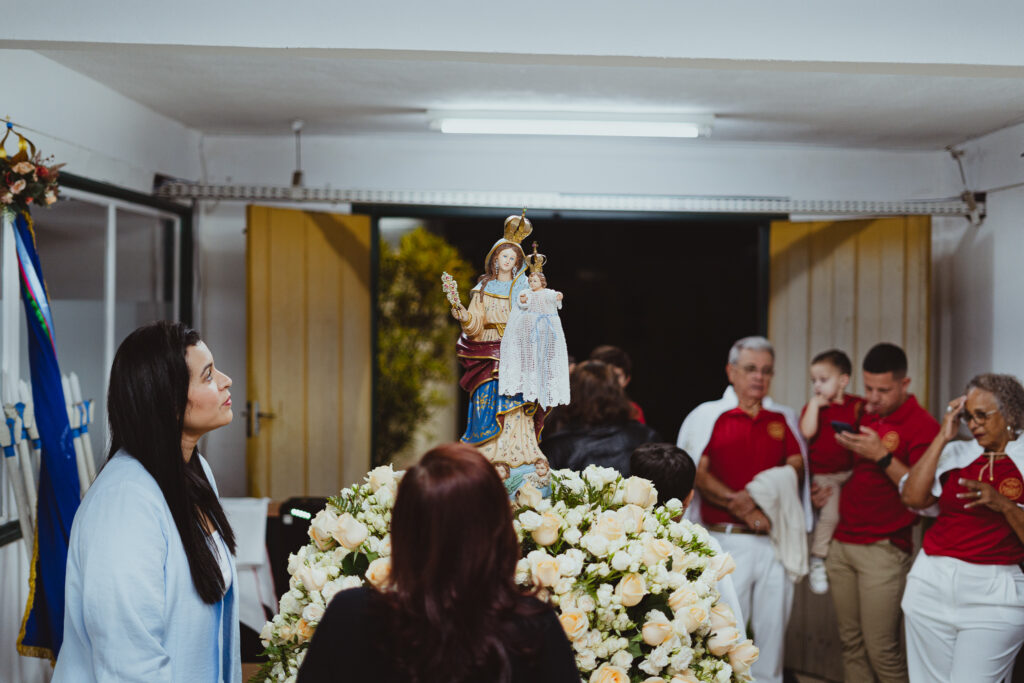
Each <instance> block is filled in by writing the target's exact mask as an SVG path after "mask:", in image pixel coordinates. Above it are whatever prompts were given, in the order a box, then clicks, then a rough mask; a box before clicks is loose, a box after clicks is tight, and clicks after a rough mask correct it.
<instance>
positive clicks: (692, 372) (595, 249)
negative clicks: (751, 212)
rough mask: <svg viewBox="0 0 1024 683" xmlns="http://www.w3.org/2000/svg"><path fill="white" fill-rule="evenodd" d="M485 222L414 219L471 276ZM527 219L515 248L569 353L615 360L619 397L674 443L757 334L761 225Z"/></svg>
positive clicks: (761, 308) (489, 238)
mask: <svg viewBox="0 0 1024 683" xmlns="http://www.w3.org/2000/svg"><path fill="white" fill-rule="evenodd" d="M488 214H490V215H471V216H465V215H458V216H456V215H446V216H439V215H437V214H433V215H431V216H429V217H428V216H424V218H425V224H426V225H427V226H428V227H429V229H431V230H433V231H435V232H437V233H438V234H440V235H443V236H444V237H445V238H446V239H448V240H449V241H450V242H451V243H453V244H454V245H456V246H457V247H458V248H459V249H460V250H461V251H462V253H463V256H464V257H465V258H467V259H468V260H470V262H471V263H472V264H473V266H474V267H476V268H477V269H478V270H480V269H482V268H483V263H482V262H483V259H484V256H485V255H486V254H487V252H488V250H489V249H490V248H491V246H492V245H493V244H494V242H495V241H496V240H497V239H498V238H500V237H501V231H502V221H503V219H504V214H502V215H500V216H499V215H494V214H492V213H491V212H488ZM392 215H396V214H392ZM398 215H406V216H408V215H415V214H412V213H411V212H402V213H401V214H398ZM421 215H422V214H421ZM528 216H529V217H530V219H531V221H532V222H533V226H534V232H533V234H532V235H530V237H528V238H527V239H526V240H524V248H525V249H526V250H527V251H530V250H531V247H530V244H531V243H532V242H533V241H534V240H536V241H537V242H538V245H539V249H540V251H541V253H543V254H546V255H547V256H548V259H549V261H548V265H547V266H545V268H544V272H545V273H546V274H547V276H548V285H549V287H551V288H552V289H556V290H559V291H561V292H563V293H564V294H565V304H564V308H563V309H562V312H561V318H562V325H563V328H564V329H565V335H566V340H567V343H568V347H569V353H570V354H571V355H573V356H575V357H576V358H577V359H578V360H582V359H586V358H587V356H589V354H590V352H591V350H592V349H593V348H594V347H596V346H598V345H600V344H613V345H615V346H619V347H621V348H623V349H625V350H626V351H627V352H628V353H629V354H630V356H632V359H633V380H632V383H631V384H630V385H629V387H628V389H627V392H628V393H629V395H630V397H631V398H632V399H633V400H634V401H636V402H637V403H639V404H640V406H641V407H642V408H643V410H644V413H645V414H646V417H647V422H648V424H650V425H651V426H652V427H654V428H655V429H656V430H657V431H658V432H659V433H660V434H661V436H662V438H663V439H665V440H666V441H671V442H675V439H676V434H677V432H678V430H679V426H680V425H681V424H682V421H683V418H684V417H685V416H686V414H687V413H688V412H689V411H690V410H692V409H693V408H694V407H695V406H696V405H698V404H699V403H701V402H703V401H707V400H711V399H715V398H718V397H719V396H721V394H722V391H723V390H724V388H725V386H726V380H725V370H724V367H725V362H726V355H727V353H728V350H729V347H730V345H731V344H732V342H734V341H735V340H736V339H738V338H740V337H743V336H746V335H750V334H763V333H764V332H765V329H766V327H767V324H766V321H767V267H768V266H767V230H768V220H769V219H768V218H765V217H761V216H754V217H750V216H737V217H733V216H728V217H717V216H705V217H700V216H673V217H661V216H659V217H653V218H651V217H646V216H630V217H623V216H618V215H615V214H608V216H607V217H605V216H599V217H597V216H593V215H588V216H573V215H571V214H562V215H559V214H552V213H551V212H547V213H542V212H530V213H529V214H528ZM470 286H471V285H470V284H469V283H464V284H463V287H464V290H468V288H469V287H470Z"/></svg>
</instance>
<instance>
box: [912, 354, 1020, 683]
mask: <svg viewBox="0 0 1024 683" xmlns="http://www.w3.org/2000/svg"><path fill="white" fill-rule="evenodd" d="M960 421H963V422H965V423H966V425H967V428H968V430H970V432H971V435H972V436H973V437H974V440H973V441H954V439H955V437H956V436H957V433H958V431H959V424H960ZM1022 431H1024V387H1022V386H1021V383H1020V382H1019V381H1018V380H1017V379H1016V378H1014V377H1012V376H1010V375H995V374H985V375H978V376H977V377H975V378H974V379H972V380H971V381H970V382H969V383H968V385H967V391H966V393H965V394H964V395H963V396H960V397H959V398H956V399H954V400H953V401H951V402H950V403H949V405H948V406H947V408H946V415H945V419H944V420H943V423H942V429H941V430H940V432H939V434H938V435H937V436H936V437H935V440H934V441H932V444H931V446H929V447H928V450H927V451H926V452H925V453H924V455H923V456H921V459H920V460H918V462H917V463H916V464H915V465H914V467H913V468H912V469H911V470H910V472H909V473H908V474H907V475H906V477H905V478H904V480H903V482H902V497H903V502H904V503H906V504H907V505H908V506H910V507H912V508H915V509H918V510H921V511H922V514H927V515H929V516H937V518H936V520H935V523H934V524H933V525H932V526H931V527H930V528H929V529H928V531H927V532H926V533H925V535H924V544H923V547H922V552H921V553H920V554H919V555H918V557H917V561H916V562H914V567H913V569H911V571H910V574H909V576H908V577H907V588H906V591H905V592H904V594H903V603H902V606H903V612H904V614H905V617H906V629H907V664H908V670H909V674H910V680H911V681H912V682H913V681H951V682H953V681H972V682H977V683H982V682H984V681H991V682H992V683H995V682H997V681H1002V680H1003V678H1004V677H1005V676H1006V675H1007V674H1008V672H1009V671H1010V669H1011V667H1012V665H1013V661H1014V659H1015V658H1016V656H1017V652H1018V650H1020V647H1021V643H1022V642H1024V573H1022V570H1021V563H1022V562H1024V508H1022V507H1021V504H1022V503H1024V477H1022V476H1021V472H1022V471H1024V443H1021V441H1022V440H1021V439H1018V438H1017V437H1018V436H1019V435H1020V434H1021V432H1022Z"/></svg>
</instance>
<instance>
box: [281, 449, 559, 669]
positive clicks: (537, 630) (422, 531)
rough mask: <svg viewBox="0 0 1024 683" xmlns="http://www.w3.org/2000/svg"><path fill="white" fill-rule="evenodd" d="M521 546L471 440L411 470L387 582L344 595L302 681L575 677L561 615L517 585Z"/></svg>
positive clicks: (398, 502)
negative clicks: (377, 586) (561, 624)
mask: <svg viewBox="0 0 1024 683" xmlns="http://www.w3.org/2000/svg"><path fill="white" fill-rule="evenodd" d="M518 560H519V543H518V541H517V539H516V534H515V530H514V529H513V527H512V510H511V507H510V505H509V501H508V496H507V495H506V493H505V489H504V487H503V485H502V483H501V479H500V478H499V477H498V474H497V472H496V471H495V469H494V467H493V466H492V465H490V464H489V463H488V462H487V460H485V459H484V458H483V456H481V455H480V453H479V452H478V451H477V450H476V449H475V448H473V447H472V446H468V445H466V444H445V445H442V446H438V447H437V448H434V449H433V450H431V451H429V452H428V453H427V454H426V455H424V456H423V458H422V459H421V460H420V461H419V463H417V464H416V465H415V466H414V467H412V468H411V469H409V470H408V472H406V474H405V476H404V477H403V478H402V482H401V484H399V487H398V495H397V497H396V499H395V507H394V511H393V512H392V516H391V574H390V577H389V579H388V580H387V582H386V583H385V584H384V585H383V587H382V589H381V590H379V591H378V590H376V589H374V588H371V587H369V586H367V587H363V588H355V589H352V590H347V591H342V592H341V593H338V594H337V595H336V596H335V597H334V599H333V600H332V601H331V604H330V605H329V606H328V608H327V612H326V614H325V615H324V617H323V619H322V620H321V621H320V624H319V626H318V627H317V630H316V633H315V634H314V635H313V640H312V642H311V643H310V646H309V650H308V651H307V653H306V657H305V660H304V661H303V664H302V668H301V669H300V671H299V677H298V680H299V682H300V683H323V682H325V681H402V682H403V683H405V682H409V683H469V682H470V681H473V682H476V681H480V682H483V681H487V682H488V683H499V682H500V683H519V682H523V683H526V682H527V681H528V682H530V683H563V682H564V683H569V682H572V683H577V682H578V681H579V673H578V672H577V670H576V664H575V661H574V658H573V654H572V649H571V648H570V646H569V641H568V640H567V639H566V637H565V633H564V631H563V630H562V627H561V626H560V624H559V622H558V619H557V617H556V616H555V613H554V611H552V610H551V608H549V607H548V606H546V605H545V604H544V603H542V602H541V601H539V600H537V599H536V598H534V597H530V596H528V595H525V594H524V593H523V592H522V591H521V590H520V589H519V588H518V587H517V586H516V584H515V579H514V576H515V567H516V562H517V561H518Z"/></svg>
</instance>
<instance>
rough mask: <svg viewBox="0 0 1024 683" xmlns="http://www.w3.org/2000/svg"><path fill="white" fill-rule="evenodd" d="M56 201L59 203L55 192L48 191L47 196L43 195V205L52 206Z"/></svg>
mask: <svg viewBox="0 0 1024 683" xmlns="http://www.w3.org/2000/svg"><path fill="white" fill-rule="evenodd" d="M55 201H57V195H56V193H54V191H53V190H47V191H46V194H44V195H43V204H46V205H47V206H49V205H50V204H53V203H54V202H55Z"/></svg>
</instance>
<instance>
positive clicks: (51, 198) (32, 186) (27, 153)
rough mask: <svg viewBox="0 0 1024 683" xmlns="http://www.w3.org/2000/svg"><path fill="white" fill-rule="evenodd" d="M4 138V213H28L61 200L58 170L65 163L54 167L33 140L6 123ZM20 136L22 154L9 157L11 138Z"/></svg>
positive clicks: (0, 153) (0, 158)
mask: <svg viewBox="0 0 1024 683" xmlns="http://www.w3.org/2000/svg"><path fill="white" fill-rule="evenodd" d="M6 127H7V130H6V131H5V132H4V136H3V138H0V210H10V211H17V212H19V213H20V212H27V211H28V210H29V209H30V208H31V207H32V205H42V206H49V205H51V204H53V203H54V202H56V201H57V194H58V192H59V186H58V184H57V177H58V175H59V173H58V171H59V170H60V169H61V168H62V167H63V166H64V164H55V165H50V164H49V163H48V162H49V161H50V159H44V158H43V156H42V154H40V153H39V151H38V150H36V146H35V145H34V144H32V141H31V140H29V139H28V138H26V137H25V136H24V135H22V134H21V133H19V132H18V131H16V130H14V124H13V123H11V122H10V121H7V122H6ZM11 133H14V134H15V135H16V136H17V137H18V151H17V152H15V153H14V156H11V157H8V156H7V148H6V145H7V138H9V137H10V136H11Z"/></svg>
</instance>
